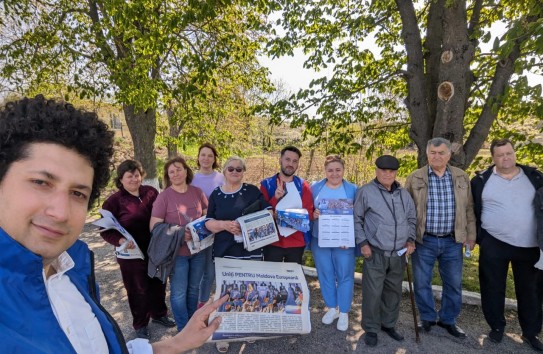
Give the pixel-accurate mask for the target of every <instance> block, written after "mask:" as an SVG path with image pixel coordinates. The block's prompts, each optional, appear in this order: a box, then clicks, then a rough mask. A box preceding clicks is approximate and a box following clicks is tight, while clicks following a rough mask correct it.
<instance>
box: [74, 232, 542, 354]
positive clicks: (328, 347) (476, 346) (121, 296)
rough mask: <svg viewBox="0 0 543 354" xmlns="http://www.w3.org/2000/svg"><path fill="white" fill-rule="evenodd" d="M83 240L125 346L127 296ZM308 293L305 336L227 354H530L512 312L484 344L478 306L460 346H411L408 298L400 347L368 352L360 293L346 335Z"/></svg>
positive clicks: (383, 341)
mask: <svg viewBox="0 0 543 354" xmlns="http://www.w3.org/2000/svg"><path fill="white" fill-rule="evenodd" d="M82 239H83V240H84V241H85V242H87V243H88V244H89V245H90V247H91V249H92V250H93V251H94V252H95V254H96V274H97V279H98V282H99V284H100V293H101V297H102V303H103V305H104V307H105V308H106V309H108V311H109V312H110V313H111V314H112V315H113V317H114V318H115V319H116V320H117V321H118V322H119V324H120V326H121V329H122V331H123V333H124V335H125V338H126V339H127V340H129V339H133V338H134V331H133V330H132V326H131V321H132V318H131V315H130V311H129V309H128V304H127V299H126V292H125V290H124V288H123V284H122V281H121V276H120V272H119V270H118V265H117V263H116V261H115V258H114V256H113V254H112V252H111V246H109V245H106V244H105V242H104V241H103V240H102V238H101V237H100V236H99V235H98V234H97V233H96V231H94V230H92V228H91V227H86V228H85V232H84V233H83V234H82ZM308 285H309V287H310V289H311V325H312V330H311V333H310V334H308V335H303V336H293V337H283V338H279V339H270V340H262V341H257V342H256V343H252V344H248V343H246V342H239V343H232V344H231V345H230V350H229V353H244V354H252V353H266V354H269V353H281V354H284V353H287V352H294V353H307V354H320V353H350V352H352V353H367V352H371V353H375V354H380V353H386V354H389V353H448V354H450V353H473V352H477V353H500V354H501V353H511V354H513V353H514V354H522V353H533V350H532V349H531V348H530V347H529V346H528V345H527V344H525V343H522V341H521V339H520V333H521V332H520V328H519V325H518V321H517V319H516V312H515V311H508V312H507V323H508V327H507V328H506V334H505V337H504V340H503V342H502V343H500V344H494V343H492V342H490V341H489V340H488V338H487V336H486V335H487V333H488V326H487V324H486V322H485V321H484V318H483V316H482V313H481V309H480V308H479V307H478V306H473V305H464V306H463V308H462V313H461V315H460V318H459V319H458V325H459V326H460V327H461V328H463V329H464V330H465V331H466V333H467V338H466V339H463V340H460V339H456V338H454V337H452V336H450V335H449V334H448V333H447V332H446V331H445V330H444V329H442V328H439V327H434V328H433V329H432V331H431V332H430V333H422V334H421V341H420V343H416V341H415V333H414V325H413V315H412V312H411V305H410V301H409V298H408V297H407V295H406V296H404V299H403V301H402V308H401V312H400V319H399V323H398V326H397V329H398V331H400V332H401V333H403V334H404V335H405V340H404V341H403V342H401V343H399V342H396V341H394V340H392V339H391V338H389V337H388V336H387V335H386V334H385V333H379V342H378V344H377V347H375V348H368V347H366V346H365V344H364V336H363V334H364V331H363V330H362V328H361V326H360V320H361V305H360V304H361V297H362V295H361V290H360V287H359V286H358V285H357V286H356V287H355V297H354V300H353V307H352V309H351V312H350V317H349V320H350V324H349V329H348V330H347V331H346V332H340V331H338V330H336V328H335V324H334V325H330V326H326V325H323V324H322V323H321V322H320V319H321V317H322V315H323V314H324V303H323V300H322V297H321V295H320V290H319V283H318V280H316V279H314V278H309V277H308ZM149 331H150V333H151V341H157V340H159V339H161V338H167V337H169V336H172V335H175V332H176V331H175V330H174V329H165V328H164V327H161V326H159V325H156V324H154V323H151V324H150V325H149ZM192 353H217V351H216V350H215V346H214V345H213V344H205V345H204V346H202V347H201V348H199V349H197V350H194V351H192Z"/></svg>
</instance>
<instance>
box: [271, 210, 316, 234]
mask: <svg viewBox="0 0 543 354" xmlns="http://www.w3.org/2000/svg"><path fill="white" fill-rule="evenodd" d="M277 224H278V225H279V226H281V227H290V228H293V229H296V230H298V231H302V232H307V231H309V228H310V224H309V213H308V212H307V210H306V209H285V210H277Z"/></svg>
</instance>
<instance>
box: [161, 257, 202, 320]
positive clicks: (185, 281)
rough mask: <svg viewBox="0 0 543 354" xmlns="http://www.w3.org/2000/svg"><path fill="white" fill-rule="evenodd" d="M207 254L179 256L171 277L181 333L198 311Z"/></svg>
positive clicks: (172, 296) (174, 312)
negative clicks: (199, 293)
mask: <svg viewBox="0 0 543 354" xmlns="http://www.w3.org/2000/svg"><path fill="white" fill-rule="evenodd" d="M205 260H206V257H205V253H204V252H200V253H197V254H195V255H192V256H177V257H176V258H175V265H174V268H173V274H171V275H170V302H171V304H172V312H173V317H174V319H175V323H176V324H177V330H178V331H181V330H182V329H183V328H184V327H185V326H186V325H187V322H188V321H189V318H190V317H191V316H192V315H193V314H194V312H195V311H196V307H197V306H198V292H199V288H200V280H202V275H203V274H204V268H205Z"/></svg>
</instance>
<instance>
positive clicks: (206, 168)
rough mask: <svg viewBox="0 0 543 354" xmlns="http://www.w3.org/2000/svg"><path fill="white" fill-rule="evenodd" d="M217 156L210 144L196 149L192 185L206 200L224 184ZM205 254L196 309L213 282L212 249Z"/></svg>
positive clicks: (205, 251)
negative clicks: (196, 158) (196, 155)
mask: <svg viewBox="0 0 543 354" xmlns="http://www.w3.org/2000/svg"><path fill="white" fill-rule="evenodd" d="M218 160H219V155H218V154H217V149H215V147H214V146H213V145H211V144H208V143H205V144H202V145H200V148H198V160H197V164H198V171H197V172H196V173H195V174H194V179H193V180H192V185H193V186H196V187H198V188H200V189H201V190H202V191H203V192H204V194H205V195H206V197H207V198H209V196H210V195H211V192H213V190H214V189H215V188H217V187H218V186H222V185H223V184H224V175H223V174H222V173H220V172H218V171H216V169H218V168H219V161H218ZM202 252H204V253H205V257H206V260H205V263H206V266H205V269H204V276H203V278H202V281H201V282H200V296H199V298H198V299H199V300H198V301H199V303H198V307H200V306H203V305H204V304H205V303H206V302H207V300H209V295H210V294H211V286H212V284H213V281H214V280H215V265H214V264H213V247H208V248H206V249H204V250H203V251H202Z"/></svg>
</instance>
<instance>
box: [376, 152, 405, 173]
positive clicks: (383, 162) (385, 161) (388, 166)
mask: <svg viewBox="0 0 543 354" xmlns="http://www.w3.org/2000/svg"><path fill="white" fill-rule="evenodd" d="M375 166H377V168H380V169H381V170H397V169H398V168H400V162H399V161H398V159H397V158H395V157H394V156H390V155H383V156H380V157H378V158H377V160H375Z"/></svg>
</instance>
